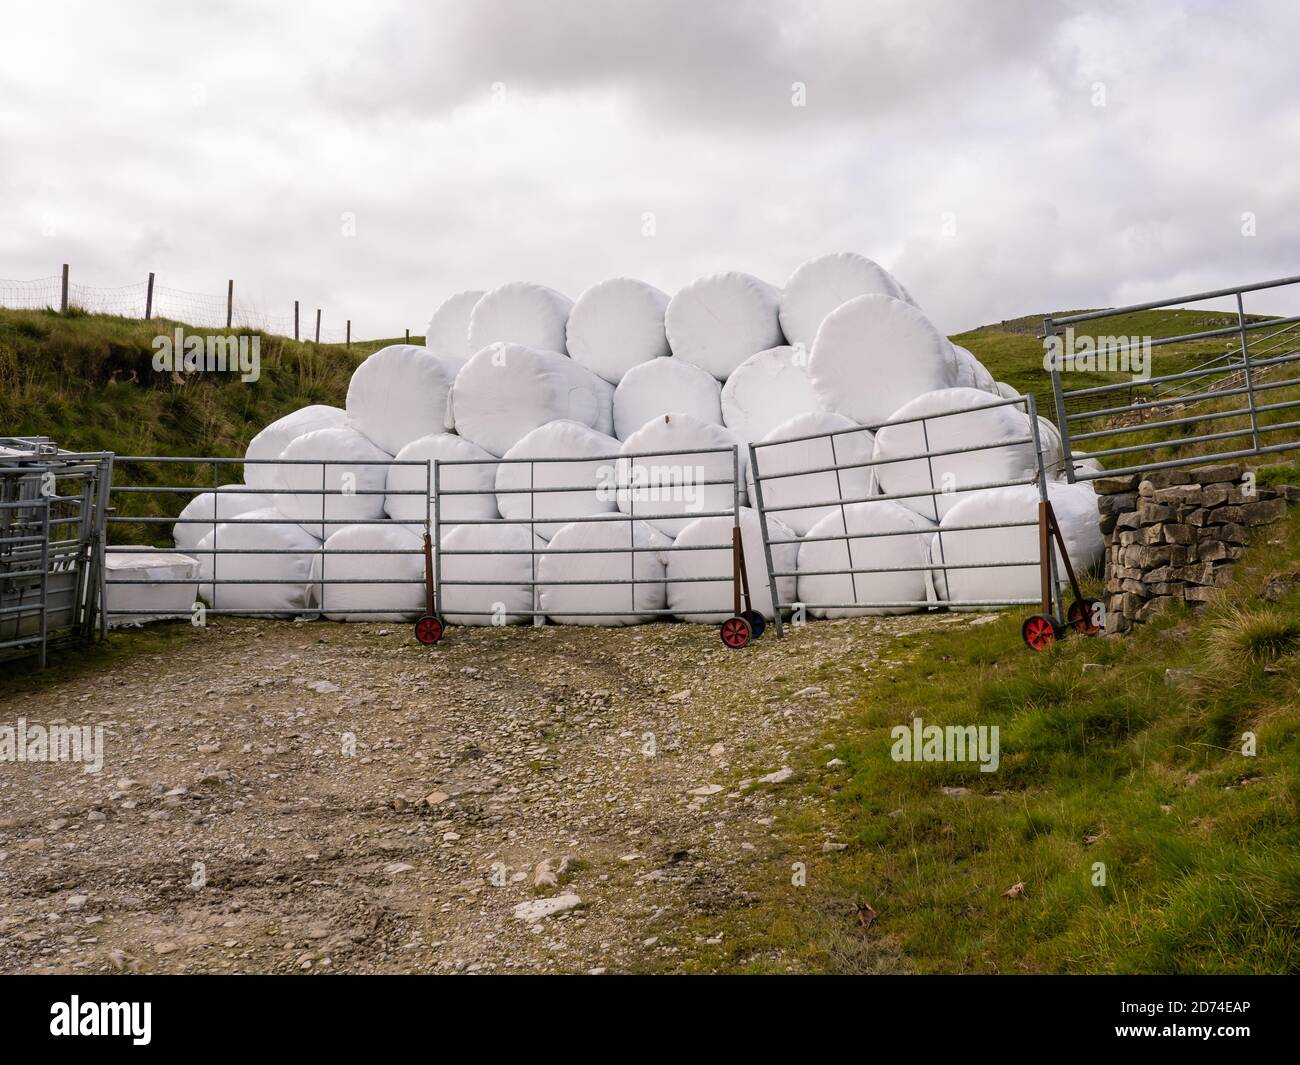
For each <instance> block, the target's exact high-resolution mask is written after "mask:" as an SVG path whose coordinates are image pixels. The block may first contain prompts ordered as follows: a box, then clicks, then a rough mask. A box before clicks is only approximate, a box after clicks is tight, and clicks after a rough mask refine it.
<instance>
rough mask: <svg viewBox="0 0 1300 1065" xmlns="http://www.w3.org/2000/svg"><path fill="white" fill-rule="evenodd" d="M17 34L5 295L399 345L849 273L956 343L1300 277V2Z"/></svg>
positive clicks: (19, 14)
mask: <svg viewBox="0 0 1300 1065" xmlns="http://www.w3.org/2000/svg"><path fill="white" fill-rule="evenodd" d="M0 24H2V25H3V27H4V32H3V37H4V44H3V48H0V278H19V279H23V278H34V277H41V276H46V275H49V274H52V273H56V272H57V271H58V269H59V264H61V263H63V262H68V263H71V264H72V266H73V271H74V279H75V280H80V281H82V282H84V283H87V284H95V285H105V286H113V285H124V284H128V283H132V282H136V281H139V280H142V279H143V278H144V277H145V276H146V275H147V273H148V272H149V271H150V270H153V271H156V272H157V273H158V276H159V283H160V284H167V285H170V286H172V287H175V288H181V289H188V290H192V291H196V292H211V293H222V292H224V286H225V281H226V279H227V278H229V277H233V278H235V279H236V283H237V286H238V290H239V292H240V293H241V294H242V295H243V296H245V297H247V298H248V299H249V300H250V301H252V302H255V303H256V304H258V305H259V306H262V307H264V308H265V309H266V310H267V311H268V312H271V313H276V314H287V313H289V311H290V309H291V306H292V300H293V299H294V298H299V299H301V300H302V301H303V303H304V305H305V306H308V307H312V308H314V307H316V306H320V307H322V308H324V314H325V321H326V325H327V328H328V327H329V326H330V325H335V326H338V325H341V322H342V319H343V318H345V317H350V318H351V319H352V320H353V322H354V328H355V330H356V333H357V335H359V336H383V335H392V334H395V333H397V334H400V332H401V331H402V330H403V329H404V328H407V327H409V328H411V330H412V331H413V332H417V333H418V332H422V331H423V329H424V324H425V323H426V322H427V320H428V317H429V314H430V313H431V311H432V310H433V308H434V307H435V306H436V305H437V304H438V303H439V302H440V301H441V300H442V299H443V298H444V297H445V296H447V295H449V294H451V293H453V292H455V291H458V290H461V289H465V288H489V287H491V286H493V285H496V284H499V283H501V282H504V281H507V280H512V279H518V278H523V279H529V280H536V281H540V282H543V283H545V284H549V285H551V286H553V287H555V288H558V289H560V290H561V291H564V292H566V293H568V294H569V295H570V296H577V295H578V294H579V293H580V292H581V291H582V290H583V289H584V288H585V287H586V286H588V285H590V284H592V283H594V282H596V281H599V280H601V279H603V278H606V277H611V276H615V275H628V276H634V277H641V278H644V279H646V280H648V281H650V282H652V283H654V284H656V285H659V286H660V287H662V288H664V289H665V290H667V291H669V292H672V291H674V290H675V289H676V288H678V287H680V286H681V285H682V284H684V283H685V282H687V281H689V280H691V279H692V278H693V277H696V276H698V275H700V274H704V273H709V272H712V271H715V270H726V269H736V270H744V271H748V272H750V273H754V274H757V275H759V276H760V277H763V278H765V279H767V280H770V281H772V282H774V283H777V284H780V283H782V282H783V281H784V280H785V278H786V276H788V274H789V273H790V272H791V270H793V269H794V267H796V266H797V265H798V264H799V263H800V262H802V261H803V260H804V259H806V258H809V257H811V256H813V255H816V254H820V253H823V252H827V251H838V250H855V251H860V252H862V253H864V254H866V255H869V256H871V257H873V258H875V259H877V260H879V261H880V262H881V263H883V264H884V265H886V266H888V267H889V268H890V269H892V270H893V271H894V272H895V273H896V274H897V275H898V276H899V278H900V279H901V280H902V281H903V283H904V284H905V285H907V286H908V288H909V289H910V290H911V291H912V293H913V294H914V295H915V297H916V298H917V300H918V302H919V303H920V304H921V306H922V307H923V308H925V309H926V310H927V311H928V313H929V314H930V315H931V317H932V318H934V320H935V321H936V322H937V323H938V324H939V325H940V326H941V327H942V328H943V329H945V330H946V331H948V332H955V331H957V330H960V329H963V328H968V327H971V326H974V325H978V324H982V323H985V322H989V321H995V320H998V319H1000V318H1003V317H1010V316H1016V315H1020V314H1027V313H1031V312H1035V313H1036V312H1040V311H1045V310H1051V309H1060V308H1075V307H1083V306H1100V305H1109V304H1114V303H1121V302H1132V301H1136V300H1142V299H1152V298H1158V297H1163V296H1169V295H1174V294H1177V293H1179V292H1182V291H1192V290H1196V289H1201V288H1208V287H1214V286H1218V285H1224V284H1232V283H1235V282H1238V281H1245V280H1258V279H1265V278H1269V277H1277V276H1283V275H1287V274H1297V273H1300V64H1298V63H1296V62H1295V42H1296V41H1297V40H1298V39H1300V5H1298V4H1296V3H1294V2H1291V0H1277V2H1273V3H1265V2H1251V0H1244V2H1243V0H1235V2H1233V3H1219V2H1208V0H1207V2H1178V3H1176V2H1160V0H1149V2H1145V3H1128V2H1119V0H1115V2H1107V0H1094V2H1091V3H1086V4H1085V3H1067V2H1062V3H1053V2H1050V0H989V2H982V3H973V2H956V0H954V2H938V0H935V2H926V0H800V2H797V3H791V2H789V0H772V2H769V0H728V2H725V3H722V2H719V3H705V2H702V0H639V2H637V0H619V2H614V0H604V2H599V0H546V2H541V0H534V2H526V0H443V2H421V3H414V2H412V3H397V2H385V0H360V2H356V3H311V4H305V3H295V4H289V3H283V2H282V3H275V4H273V3H267V2H265V0H248V2H222V0H204V2H202V3H183V2H175V0H173V2H170V3H132V2H115V3H112V4H105V3H102V2H99V3H68V4H65V3H57V2H49V0H42V2H41V3H31V2H29V0H28V2H15V0H0ZM1250 234H1253V235H1250ZM1248 309H1260V310H1269V309H1272V310H1281V309H1283V308H1281V307H1278V306H1276V305H1274V306H1270V305H1268V304H1266V303H1264V304H1261V303H1256V304H1248Z"/></svg>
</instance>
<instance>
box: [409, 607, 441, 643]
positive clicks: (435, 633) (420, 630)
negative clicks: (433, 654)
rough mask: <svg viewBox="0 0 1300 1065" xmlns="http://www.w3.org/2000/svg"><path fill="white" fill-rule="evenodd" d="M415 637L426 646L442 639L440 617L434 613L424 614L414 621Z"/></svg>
mask: <svg viewBox="0 0 1300 1065" xmlns="http://www.w3.org/2000/svg"><path fill="white" fill-rule="evenodd" d="M415 638H416V639H417V640H419V641H420V642H421V643H422V644H424V645H425V646H426V647H431V646H432V645H433V644H435V643H437V642H438V641H439V640H441V639H442V618H440V617H438V616H437V615H436V614H425V615H424V617H422V618H421V619H420V620H419V621H417V622H416V623H415Z"/></svg>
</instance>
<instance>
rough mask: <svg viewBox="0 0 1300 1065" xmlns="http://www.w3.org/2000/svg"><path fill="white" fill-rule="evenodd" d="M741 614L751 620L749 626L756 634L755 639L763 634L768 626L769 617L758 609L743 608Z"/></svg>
mask: <svg viewBox="0 0 1300 1065" xmlns="http://www.w3.org/2000/svg"><path fill="white" fill-rule="evenodd" d="M740 616H741V617H742V618H744V619H745V620H746V621H748V622H749V628H750V631H752V632H753V634H754V639H756V640H757V639H758V638H759V637H760V636H762V635H763V631H764V630H765V629H766V628H767V619H766V618H765V617H763V615H762V614H760V613H759V612H758V611H757V610H742V611H741V612H740Z"/></svg>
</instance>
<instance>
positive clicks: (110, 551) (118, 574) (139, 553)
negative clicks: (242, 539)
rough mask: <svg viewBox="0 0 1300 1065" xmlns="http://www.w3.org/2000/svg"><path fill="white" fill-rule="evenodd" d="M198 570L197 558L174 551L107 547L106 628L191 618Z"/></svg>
mask: <svg viewBox="0 0 1300 1065" xmlns="http://www.w3.org/2000/svg"><path fill="white" fill-rule="evenodd" d="M208 528H211V526H208ZM199 572H200V565H199V560H198V559H197V558H191V557H190V556H189V555H183V554H180V553H178V552H175V551H149V550H148V549H147V548H145V547H144V546H143V545H139V546H136V545H132V546H129V547H128V546H126V545H122V546H116V545H113V546H109V547H106V548H105V549H104V616H105V617H106V618H107V619H108V626H109V628H117V627H119V626H122V625H130V626H135V625H143V624H145V623H146V622H150V621H164V620H168V619H175V618H188V617H190V616H191V614H192V612H193V609H194V601H195V599H196V598H197V597H198V589H199ZM137 581H144V582H148V583H142V584H137V583H136V582H137Z"/></svg>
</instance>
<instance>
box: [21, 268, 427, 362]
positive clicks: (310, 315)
mask: <svg viewBox="0 0 1300 1065" xmlns="http://www.w3.org/2000/svg"><path fill="white" fill-rule="evenodd" d="M227 285H228V287H227V291H226V294H225V295H213V294H211V293H206V292H189V291H187V290H185V289H179V288H170V287H168V286H166V285H159V284H157V283H156V282H155V279H154V275H152V274H150V275H149V278H148V280H145V281H138V282H136V283H135V284H131V285H121V286H118V287H103V286H98V285H86V284H82V283H80V282H78V281H73V280H72V279H71V277H70V276H69V271H68V268H67V267H66V266H65V267H64V272H63V273H62V274H51V275H50V276H48V277H38V278H33V279H32V280H29V281H19V280H12V279H7V278H0V308H3V309H5V310H54V311H62V312H65V313H66V312H67V311H69V310H79V311H83V312H85V313H87V314H107V315H114V316H117V317H121V318H138V319H141V320H145V319H149V320H152V319H155V318H156V319H160V320H163V321H172V322H181V323H184V324H185V325H192V326H199V327H202V328H205V329H225V328H232V329H256V330H260V331H261V332H263V333H269V334H273V335H276V336H283V337H292V338H294V339H297V340H314V341H318V342H319V343H322V344H347V343H351V341H352V340H353V339H354V337H353V335H352V322H351V320H350V319H346V318H345V319H344V320H343V323H342V324H341V325H340V324H339V323H338V319H336V318H334V317H333V316H332V315H331V316H329V317H326V316H325V315H324V313H323V312H322V310H320V309H315V308H313V309H307V308H305V307H303V306H302V305H301V304H300V303H298V302H295V304H294V305H293V307H291V308H287V309H286V310H285V311H284V312H281V313H276V312H274V311H272V310H268V309H267V308H266V307H265V306H263V305H261V304H259V303H257V302H255V301H252V300H247V299H244V298H243V297H242V296H236V295H235V286H234V282H233V281H231V282H228V283H227ZM394 335H396V334H394ZM408 335H409V334H408Z"/></svg>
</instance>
